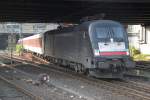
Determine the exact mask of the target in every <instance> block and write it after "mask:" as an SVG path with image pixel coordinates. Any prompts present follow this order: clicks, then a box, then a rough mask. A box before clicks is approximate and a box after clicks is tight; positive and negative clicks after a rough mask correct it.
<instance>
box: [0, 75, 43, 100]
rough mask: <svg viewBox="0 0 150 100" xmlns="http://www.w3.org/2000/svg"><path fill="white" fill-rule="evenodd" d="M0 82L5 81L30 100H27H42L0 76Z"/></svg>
mask: <svg viewBox="0 0 150 100" xmlns="http://www.w3.org/2000/svg"><path fill="white" fill-rule="evenodd" d="M0 80H3V81H5V82H6V83H8V84H10V85H11V86H13V87H15V88H16V89H17V90H18V91H20V92H21V93H23V94H25V95H26V96H28V97H29V98H30V99H28V100H43V99H42V98H40V97H38V96H35V95H34V94H32V93H31V92H30V91H28V90H26V89H24V88H22V87H20V86H18V85H16V84H15V83H13V82H11V81H10V80H9V79H7V78H5V77H3V76H1V75H0Z"/></svg>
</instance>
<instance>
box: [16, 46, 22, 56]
mask: <svg viewBox="0 0 150 100" xmlns="http://www.w3.org/2000/svg"><path fill="white" fill-rule="evenodd" d="M22 50H23V46H22V45H20V44H17V45H16V53H19V54H20V53H22Z"/></svg>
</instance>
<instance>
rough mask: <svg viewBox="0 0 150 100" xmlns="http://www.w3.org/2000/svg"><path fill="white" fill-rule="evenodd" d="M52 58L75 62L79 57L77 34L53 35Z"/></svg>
mask: <svg viewBox="0 0 150 100" xmlns="http://www.w3.org/2000/svg"><path fill="white" fill-rule="evenodd" d="M54 56H55V57H56V58H61V59H65V60H69V61H73V62H77V59H78V56H79V38H78V34H77V33H73V32H71V33H61V34H54Z"/></svg>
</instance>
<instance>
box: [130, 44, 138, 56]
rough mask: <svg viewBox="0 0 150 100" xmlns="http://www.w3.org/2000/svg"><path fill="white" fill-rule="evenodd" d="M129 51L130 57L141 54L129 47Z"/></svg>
mask: <svg viewBox="0 0 150 100" xmlns="http://www.w3.org/2000/svg"><path fill="white" fill-rule="evenodd" d="M129 49H130V53H131V56H135V55H138V54H140V53H141V52H140V51H139V50H138V49H136V48H135V47H133V46H130V47H129Z"/></svg>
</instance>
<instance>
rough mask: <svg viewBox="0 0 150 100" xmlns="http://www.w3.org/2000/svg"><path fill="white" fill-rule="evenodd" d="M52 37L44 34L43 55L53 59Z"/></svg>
mask: <svg viewBox="0 0 150 100" xmlns="http://www.w3.org/2000/svg"><path fill="white" fill-rule="evenodd" d="M53 37H54V35H53V34H48V33H46V34H44V43H45V44H44V55H45V56H51V57H54V55H53V54H54V38H53Z"/></svg>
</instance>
